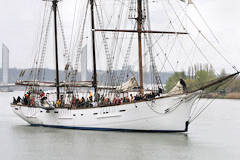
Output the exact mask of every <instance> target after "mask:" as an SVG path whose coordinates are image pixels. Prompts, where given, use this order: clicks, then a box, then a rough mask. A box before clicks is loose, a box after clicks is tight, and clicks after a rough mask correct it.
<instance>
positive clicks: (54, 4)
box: [52, 0, 60, 100]
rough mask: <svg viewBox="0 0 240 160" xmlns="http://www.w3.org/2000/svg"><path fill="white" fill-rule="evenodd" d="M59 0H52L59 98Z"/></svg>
mask: <svg viewBox="0 0 240 160" xmlns="http://www.w3.org/2000/svg"><path fill="white" fill-rule="evenodd" d="M58 1H59V0H53V1H52V9H53V14H54V37H55V58H56V90H57V100H59V98H60V91H59V68H58V32H57V3H58Z"/></svg>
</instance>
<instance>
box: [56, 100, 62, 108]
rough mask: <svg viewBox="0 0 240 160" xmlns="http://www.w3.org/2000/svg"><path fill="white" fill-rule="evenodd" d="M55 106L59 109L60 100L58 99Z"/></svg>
mask: <svg viewBox="0 0 240 160" xmlns="http://www.w3.org/2000/svg"><path fill="white" fill-rule="evenodd" d="M56 105H57V107H61V100H60V99H59V100H57V102H56Z"/></svg>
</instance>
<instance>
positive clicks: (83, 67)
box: [81, 45, 87, 81]
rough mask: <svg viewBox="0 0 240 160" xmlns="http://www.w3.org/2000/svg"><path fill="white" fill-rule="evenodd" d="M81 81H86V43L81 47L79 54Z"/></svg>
mask: <svg viewBox="0 0 240 160" xmlns="http://www.w3.org/2000/svg"><path fill="white" fill-rule="evenodd" d="M81 81H87V45H86V46H84V47H83V49H82V54H81Z"/></svg>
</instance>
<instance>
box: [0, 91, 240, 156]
mask: <svg viewBox="0 0 240 160" xmlns="http://www.w3.org/2000/svg"><path fill="white" fill-rule="evenodd" d="M19 94H21V93H20V92H12V93H0V101H1V107H0V137H1V138H0V140H1V143H2V145H1V146H0V154H1V156H2V157H1V159H3V160H7V159H18V160H32V159H35V160H38V159H39V160H40V159H41V160H44V159H56V160H58V159H88V160H95V159H102V160H103V159H104V160H105V159H115V160H120V159H124V160H125V159H131V160H132V159H138V160H146V159H148V160H159V159H180V160H186V159H191V160H192V159H193V160H194V159H197V160H198V159H199V160H200V159H201V160H202V159H231V160H235V159H236V160H237V159H238V158H239V157H240V153H239V147H240V143H238V141H237V139H238V136H239V135H240V127H239V120H238V119H239V115H240V108H239V107H238V106H239V105H238V104H239V103H240V101H239V100H216V101H214V103H213V104H212V106H211V107H210V108H208V110H207V111H206V112H205V114H202V115H201V116H200V117H199V118H198V119H197V120H196V121H195V122H194V123H193V124H192V125H191V126H190V131H189V132H188V133H138V132H103V131H81V130H70V129H69V130H64V129H54V128H44V127H32V126H29V125H28V124H27V123H25V122H24V121H23V120H21V119H20V118H18V117H16V116H15V115H14V113H12V111H11V108H10V107H9V101H10V100H9V97H13V96H16V95H19ZM202 101H204V100H202Z"/></svg>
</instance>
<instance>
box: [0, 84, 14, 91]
mask: <svg viewBox="0 0 240 160" xmlns="http://www.w3.org/2000/svg"><path fill="white" fill-rule="evenodd" d="M15 87H16V85H15V84H14V83H9V84H3V83H2V84H0V92H12V91H14V90H15Z"/></svg>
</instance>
